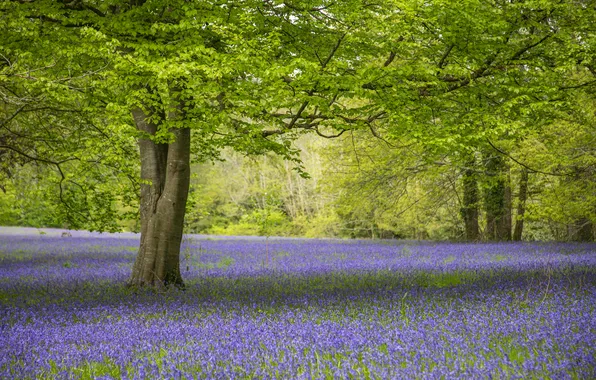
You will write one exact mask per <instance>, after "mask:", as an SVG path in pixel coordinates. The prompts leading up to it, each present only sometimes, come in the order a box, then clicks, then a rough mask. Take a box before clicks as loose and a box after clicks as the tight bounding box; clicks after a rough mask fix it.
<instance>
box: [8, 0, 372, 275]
mask: <svg viewBox="0 0 596 380" xmlns="http://www.w3.org/2000/svg"><path fill="white" fill-rule="evenodd" d="M332 5H333V4H332V3H330V4H325V2H322V3H321V4H312V3H311V2H308V1H304V2H295V3H292V4H290V3H281V2H280V3H276V2H273V1H267V2H261V1H245V2H240V3H238V2H225V1H224V2H200V3H189V2H186V1H165V0H162V1H157V0H156V1H131V2H127V3H122V2H120V1H86V2H83V1H70V2H67V1H59V2H54V1H43V0H39V1H36V0H33V1H14V2H5V3H3V4H2V8H1V10H2V13H3V14H4V15H5V16H7V17H4V18H3V21H2V22H3V25H2V26H3V27H4V28H3V29H5V30H9V31H10V33H9V34H8V35H7V37H5V38H6V39H5V43H6V46H8V47H9V49H8V53H9V55H10V58H8V59H7V60H6V64H5V65H4V67H3V75H4V77H5V78H6V79H5V80H6V82H7V83H9V84H11V85H12V84H14V83H19V84H20V85H22V86H23V87H24V88H25V91H30V89H32V88H38V89H39V91H40V92H42V93H48V94H51V98H57V97H58V96H59V95H58V94H60V96H61V97H62V98H64V99H65V100H66V101H67V102H68V103H70V104H79V103H80V102H84V106H83V108H84V110H85V114H87V115H90V116H92V117H95V118H99V117H100V115H102V114H104V115H105V114H106V112H108V113H109V116H104V117H105V119H104V120H103V122H104V123H103V124H104V125H106V126H107V127H106V128H107V129H109V130H111V131H113V132H114V135H115V136H118V137H121V136H128V137H134V138H136V139H137V140H138V144H139V148H140V171H141V178H140V187H141V189H140V217H141V244H140V249H139V254H138V256H137V260H136V261H135V264H134V267H133V273H132V276H131V281H130V282H131V284H132V285H139V286H143V285H159V284H162V285H170V284H173V285H176V286H183V282H182V279H181V277H180V271H179V248H180V242H181V237H182V228H183V220H184V213H185V204H186V200H187V196H188V187H189V175H190V158H191V153H192V155H194V157H195V158H196V159H197V160H199V161H200V160H205V159H212V158H215V157H217V155H218V151H219V150H220V148H221V147H224V146H230V147H233V148H235V149H238V150H241V151H245V152H248V153H261V152H266V151H273V152H276V153H279V154H281V155H284V156H285V157H286V158H288V159H294V160H295V158H294V156H293V154H294V153H295V152H294V151H293V150H292V149H291V146H290V143H289V141H290V140H291V139H292V138H293V137H295V136H298V135H299V133H297V132H296V131H304V130H316V131H317V132H319V133H321V132H320V131H319V130H318V127H319V124H333V123H334V122H335V123H337V121H336V119H337V118H336V117H331V116H330V115H329V114H322V113H320V112H326V111H330V110H331V108H332V107H333V105H334V101H330V100H331V99H333V98H334V96H335V98H337V88H338V87H339V85H338V84H337V83H336V82H337V79H336V76H337V73H340V72H341V73H344V72H345V70H348V69H355V68H357V67H358V66H359V63H358V62H356V61H355V60H354V57H355V53H354V52H355V51H357V50H358V47H359V46H361V45H362V44H363V42H362V41H360V40H359V39H358V38H354V39H353V41H352V42H350V43H348V42H347V37H348V35H352V34H353V35H355V36H357V34H358V33H359V32H362V31H363V30H364V29H363V28H362V24H363V23H364V21H359V20H365V21H366V20H368V19H369V18H368V17H366V15H367V14H370V13H372V12H374V11H369V10H368V8H369V5H368V4H366V3H361V2H359V1H351V2H345V4H342V6H341V7H340V6H335V7H334V10H333V12H332V13H330V12H329V11H328V8H330V7H331V6H332ZM340 46H342V50H341V53H340V52H339V51H340V50H339V48H340ZM362 51H363V50H362ZM80 56H83V57H84V59H79V57H80ZM340 56H342V57H343V58H341V59H340V58H339V57H340ZM348 57H349V59H350V60H351V62H348ZM364 57H365V56H363V58H364ZM334 59H337V60H338V62H341V64H339V65H337V66H334V65H333V61H334ZM15 62H16V63H15ZM21 69H24V71H23V72H24V73H25V74H23V72H21V71H19V70H21ZM33 72H35V75H31V73H33ZM21 79H24V80H21ZM49 101H50V102H51V101H52V100H51V99H50V100H49ZM336 107H338V106H336ZM310 110H312V111H313V112H310ZM40 111H41V110H40ZM39 114H40V115H45V113H43V112H41V113H39ZM344 118H345V116H344ZM59 121H60V122H64V123H66V124H68V125H70V124H69V123H68V120H67V119H66V118H65V117H63V115H61V117H60V118H59ZM323 121H324V122H323ZM131 127H133V128H131ZM31 128H35V126H31ZM85 131H86V130H85ZM191 136H192V139H191ZM68 141H70V142H73V143H76V141H75V140H70V139H68ZM95 141H98V140H97V139H96V140H95ZM17 149H18V148H17ZM64 151H69V148H65V150H64ZM115 156H117V154H114V155H113V156H112V158H113V159H114V160H116V159H115V158H114V157H115ZM46 162H47V163H48V164H55V163H54V161H50V160H49V159H46ZM57 164H60V162H58V163H57ZM56 167H57V169H58V171H61V168H60V167H59V166H58V165H56Z"/></svg>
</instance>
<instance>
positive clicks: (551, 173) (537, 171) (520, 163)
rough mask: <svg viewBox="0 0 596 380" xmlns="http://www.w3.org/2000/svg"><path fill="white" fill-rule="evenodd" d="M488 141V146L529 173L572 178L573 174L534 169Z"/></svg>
mask: <svg viewBox="0 0 596 380" xmlns="http://www.w3.org/2000/svg"><path fill="white" fill-rule="evenodd" d="M486 141H487V142H488V144H489V145H490V146H491V147H492V148H493V149H494V150H496V151H497V152H499V153H501V154H502V155H504V156H505V157H508V158H509V159H511V160H512V161H513V162H515V163H517V164H518V165H521V166H523V167H524V168H526V169H528V170H529V171H531V172H533V173H540V174H546V175H553V176H557V177H568V176H571V175H572V174H571V173H554V172H545V171H542V170H538V169H534V168H532V167H530V166H528V165H526V164H524V163H523V162H520V161H519V160H517V159H515V158H514V157H513V156H511V155H510V154H509V153H507V152H505V151H503V150H501V149H499V148H497V147H496V146H495V145H494V144H493V143H492V142H491V141H490V140H489V139H488V137H487V138H486Z"/></svg>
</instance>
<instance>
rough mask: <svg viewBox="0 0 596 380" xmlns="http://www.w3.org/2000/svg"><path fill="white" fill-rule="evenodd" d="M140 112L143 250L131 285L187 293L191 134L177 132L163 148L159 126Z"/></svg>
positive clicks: (137, 113) (137, 118)
mask: <svg viewBox="0 0 596 380" xmlns="http://www.w3.org/2000/svg"><path fill="white" fill-rule="evenodd" d="M148 116H149V115H147V114H146V113H145V112H143V111H142V110H140V109H136V110H134V111H133V117H134V120H135V123H136V125H137V128H138V130H139V131H141V132H143V133H144V134H146V135H148V136H147V137H146V138H141V139H139V149H140V153H141V180H142V182H143V183H142V184H141V204H140V213H141V244H140V247H139V252H138V254H137V258H136V260H135V263H134V266H133V270H132V276H131V278H130V282H129V283H130V285H132V286H168V285H175V286H177V287H183V286H184V282H183V281H182V277H181V276H180V244H181V242H182V232H183V226H184V214H185V210H186V199H187V197H188V190H189V185H190V129H188V128H172V129H171V130H170V132H171V133H172V134H173V135H174V141H173V142H171V143H169V144H160V143H155V142H154V141H152V140H151V139H150V138H149V136H153V135H155V133H156V131H157V126H156V125H155V124H152V123H150V122H148V121H147V120H148Z"/></svg>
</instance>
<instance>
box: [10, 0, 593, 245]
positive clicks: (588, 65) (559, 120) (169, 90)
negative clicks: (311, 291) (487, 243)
mask: <svg viewBox="0 0 596 380" xmlns="http://www.w3.org/2000/svg"><path fill="white" fill-rule="evenodd" d="M0 12H1V13H0V15H1V17H0V27H1V28H2V30H3V31H4V32H3V34H2V39H1V43H2V60H1V61H0V62H1V63H0V74H1V75H0V89H1V92H0V116H1V123H0V156H1V157H2V161H1V164H0V185H1V188H2V190H3V192H2V193H0V204H2V205H3V207H2V209H1V211H0V223H2V224H16V225H31V226H44V225H45V226H69V227H73V228H74V227H76V228H81V227H85V228H89V229H98V230H114V229H118V228H122V227H125V228H127V229H133V230H134V229H140V224H139V223H138V222H135V221H134V219H135V218H138V214H136V213H135V210H136V209H137V208H138V199H137V198H138V194H139V188H142V187H143V186H144V185H147V186H148V185H149V183H151V182H153V184H154V185H155V186H157V185H156V184H155V181H152V180H149V179H147V177H143V176H141V177H142V178H143V179H140V178H139V175H138V174H137V173H138V170H139V162H140V161H139V154H138V152H137V149H136V147H135V146H134V144H135V140H137V141H142V140H143V139H146V138H149V139H150V140H151V141H152V142H153V143H155V144H158V145H159V144H164V143H171V142H172V141H173V136H174V135H175V131H177V130H185V129H187V128H188V129H191V130H192V152H193V157H194V159H195V160H196V161H199V162H205V161H212V160H218V159H222V158H223V159H232V160H236V161H234V162H236V163H238V161H237V160H238V159H239V158H238V156H234V154H232V153H229V152H230V151H225V153H224V154H223V156H222V153H221V152H222V149H224V148H232V149H233V150H235V151H237V152H241V154H244V155H249V156H253V157H254V155H258V154H263V153H267V152H272V153H274V154H277V155H279V156H280V157H282V158H283V160H285V161H282V160H280V159H276V158H274V157H270V159H269V160H267V162H269V163H274V166H271V165H270V166H267V165H263V164H262V163H260V164H259V165H257V166H259V167H261V169H262V170H261V171H259V172H258V173H255V172H254V171H256V170H257V169H258V167H255V166H251V165H245V162H247V161H246V160H244V161H243V163H242V165H243V166H245V168H244V169H243V170H242V171H243V173H241V174H238V173H234V174H232V175H229V173H230V172H232V171H237V170H239V167H238V166H234V165H233V164H230V165H227V166H226V165H216V166H215V167H216V168H217V169H218V170H219V171H217V172H214V171H213V170H206V169H205V167H203V168H202V169H200V170H199V171H198V175H199V179H198V180H197V181H195V186H194V189H193V190H194V194H191V200H192V201H193V203H192V204H191V205H189V207H188V211H189V212H190V215H189V218H187V219H188V220H187V223H186V227H187V230H189V231H205V232H224V233H236V234H237V233H241V234H265V235H269V234H286V235H287V234H292V235H305V234H306V235H312V236H315V235H325V236H355V237H365V236H370V237H376V236H385V237H391V236H397V237H410V238H433V239H464V240H483V239H484V240H510V239H514V240H520V239H522V238H525V239H529V240H534V239H558V240H591V239H593V238H594V225H595V223H594V222H595V220H596V203H595V202H596V201H595V198H594V194H596V185H595V183H596V181H595V178H596V174H595V173H596V170H595V165H596V164H595V162H596V153H595V149H594V146H596V137H595V134H594V133H595V132H594V131H595V130H596V128H595V122H596V121H595V118H594V114H593V112H591V110H592V109H593V105H594V97H593V94H594V86H595V85H596V80H595V75H596V74H595V73H596V70H595V67H596V66H595V65H596V63H595V58H594V57H595V50H594V27H593V20H594V19H595V18H596V15H595V12H596V10H595V4H594V2H593V1H592V0H579V1H578V0H566V1H550V0H546V1H545V0H541V1H534V0H527V1H516V2H509V1H482V0H466V1H435V2H432V3H425V2H420V1H413V0H400V1H378V2H374V3H369V2H366V1H356V0H354V1H342V2H328V1H311V0H308V1H307V0H300V1H292V2H288V1H285V2H284V1H265V2H262V1H243V2H227V1H223V2H212V1H204V2H200V3H194V2H186V1H171V0H169V1H164V0H150V1H140V0H137V1H130V2H127V3H122V2H119V1H84V2H83V1H78V0H77V1H45V0H33V1H7V2H3V3H2V4H1V5H0ZM133 114H135V115H137V116H136V118H135V117H133ZM140 122H143V123H146V124H147V123H148V124H147V125H148V126H149V127H141V124H140ZM143 128H145V129H143ZM147 128H149V129H147ZM151 128H153V129H151ZM147 131H150V132H147ZM308 132H310V133H312V134H313V135H318V136H324V137H337V138H338V140H339V141H338V142H336V143H334V142H331V143H328V144H322V146H323V148H324V149H327V148H329V150H331V151H332V153H331V154H327V155H324V154H321V153H320V150H321V146H318V150H319V151H318V152H317V151H314V152H313V151H312V149H313V145H315V144H313V143H312V142H310V143H308V144H306V149H298V148H299V147H298V148H297V147H296V146H295V145H294V146H293V145H292V144H291V142H292V141H294V140H295V139H296V138H298V137H300V136H301V135H303V134H304V133H308ZM304 145H305V144H303V148H304ZM300 150H301V151H302V152H300ZM305 155H306V156H312V155H314V156H317V157H319V156H320V157H321V158H317V159H316V160H315V161H314V162H316V164H315V163H313V162H311V163H310V164H309V163H307V162H306V163H305V162H304V161H302V163H301V161H300V158H301V156H302V158H304V157H305ZM232 156H233V157H232ZM252 160H254V158H253V159H252ZM256 160H257V161H259V160H261V159H256ZM275 165H277V166H281V169H280V168H276V166H275ZM305 166H308V167H305ZM222 170H226V173H222V172H221V171H222ZM251 170H252V171H251ZM292 170H295V171H296V172H297V173H302V174H304V173H305V171H306V173H308V174H310V175H311V176H312V177H313V178H314V177H318V178H319V179H322V181H317V182H314V183H313V181H311V182H308V181H307V182H304V181H303V180H302V179H301V178H300V177H299V176H297V175H295V174H293V173H292ZM264 172H267V173H270V174H271V173H274V174H275V175H273V176H270V177H273V178H270V179H271V181H269V182H270V183H269V184H265V183H264V182H262V183H261V184H260V185H259V186H256V187H255V186H252V185H253V184H254V182H255V181H254V180H253V179H254V178H256V177H258V176H261V177H263V173H264ZM338 172H339V173H342V174H343V175H338ZM205 175H207V176H206V177H205ZM238 175H240V176H243V177H245V178H247V180H246V181H245V182H246V185H247V187H248V189H247V191H248V193H247V194H244V196H243V197H242V199H238V198H235V196H236V195H237V194H224V193H223V191H222V188H229V187H230V186H234V182H236V183H237V182H238V181H236V180H235V179H234V178H236V177H238ZM228 176H229V177H230V178H227V177H228ZM222 178H223V179H224V180H225V181H224V182H225V184H223V185H222V186H218V184H222V181H221V179H222ZM185 186H186V185H185ZM183 187H184V186H183ZM205 188H210V189H216V190H217V191H215V193H217V194H214V193H213V192H211V193H209V192H202V190H201V189H205ZM265 188H267V189H265ZM265 192H266V193H267V196H266V197H264V193H265ZM265 198H267V199H265ZM141 214H142V213H141ZM126 218H129V221H128V222H118V221H117V220H118V219H126ZM524 226H525V230H524ZM524 231H525V232H524Z"/></svg>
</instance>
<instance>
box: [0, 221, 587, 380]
mask: <svg viewBox="0 0 596 380" xmlns="http://www.w3.org/2000/svg"><path fill="white" fill-rule="evenodd" d="M137 245H138V236H135V235H134V234H119V235H109V234H103V235H100V234H93V233H84V232H72V236H65V237H62V236H61V233H60V231H52V230H46V231H45V232H44V231H38V230H31V229H8V228H2V229H0V342H1V344H0V378H2V379H12V378H14V379H28V378H42V379H45V378H77V379H78V378H116V379H154V378H172V379H180V378H182V379H195V378H265V379H270V378H308V379H311V378H329V379H335V378H357V379H360V378H362V379H367V378H371V379H376V378H378V379H387V378H404V379H405V378H408V379H410V378H424V379H434V378H445V379H454V378H474V379H476V378H497V379H509V378H556V379H566V378H571V379H588V378H595V377H596V370H595V367H596V245H595V244H562V243H536V244H530V243H524V244H517V243H516V244H513V243H507V244H504V243H501V244H476V245H472V244H455V243H421V242H404V241H381V242H374V241H340V240H301V239H267V240H265V239H260V238H214V237H211V238H209V237H205V236H189V237H187V238H186V239H185V241H184V244H183V251H182V272H183V276H184V278H185V280H186V284H187V288H186V290H185V291H181V290H176V289H170V290H165V291H152V290H140V291H139V290H134V289H130V288H127V287H126V286H125V283H126V280H127V278H128V276H129V275H130V270H131V266H132V262H133V260H134V256H135V254H136V249H137Z"/></svg>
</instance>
